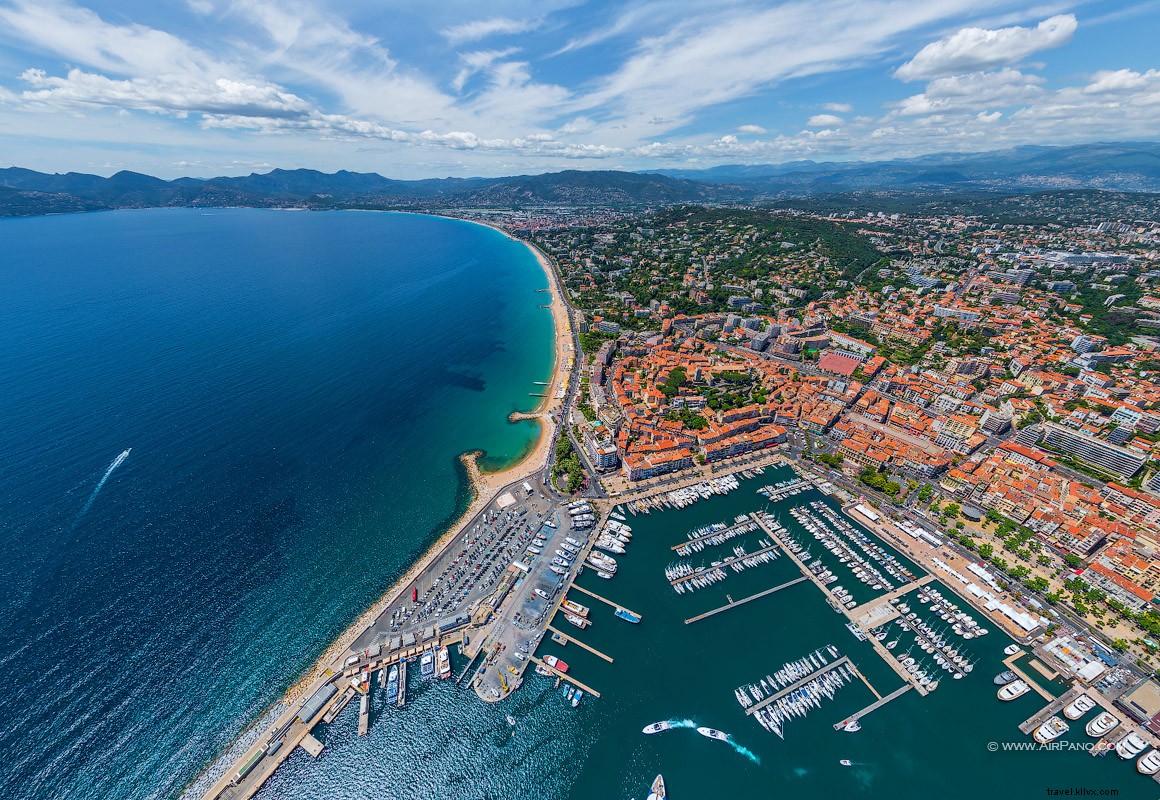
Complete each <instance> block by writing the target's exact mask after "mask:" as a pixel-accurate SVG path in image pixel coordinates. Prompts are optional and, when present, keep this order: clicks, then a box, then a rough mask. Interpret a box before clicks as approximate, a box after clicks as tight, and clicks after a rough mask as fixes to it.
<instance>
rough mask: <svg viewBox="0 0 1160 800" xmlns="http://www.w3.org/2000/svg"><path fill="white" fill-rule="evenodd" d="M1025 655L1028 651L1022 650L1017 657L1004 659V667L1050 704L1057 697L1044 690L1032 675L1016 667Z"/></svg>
mask: <svg viewBox="0 0 1160 800" xmlns="http://www.w3.org/2000/svg"><path fill="white" fill-rule="evenodd" d="M1025 655H1027V651H1026V650H1020V651H1019V652H1018V653H1016V654H1015V655H1013V656H1008V657H1007V658H1005V659H1003V666H1005V667H1007V669H1009V670H1011V671H1012V672H1014V673H1015V674H1016V675H1018V676H1019V677H1020V678H1022V679H1023V682H1024V683H1026V684H1027V685H1028V686H1030V687H1031V688H1032V689H1034V690H1035V691H1036V693H1037V694H1038V695H1039V696H1040V697H1042V698H1043V699H1044V700H1046V701H1047V702H1049V703H1050V702H1051V701H1052V700H1054V699H1055V695H1053V694H1052V693H1051V692H1049V691H1047V690H1046V689H1044V688H1043V687H1042V686H1040V685H1039V684H1038V683H1036V682H1035V681H1034V680H1033V679H1032V678H1031V676H1030V675H1028V674H1027V673H1026V672H1024V671H1023V670H1021V669H1019V667H1017V666H1015V662H1016V661H1018V660H1019V659H1021V658H1023V656H1025Z"/></svg>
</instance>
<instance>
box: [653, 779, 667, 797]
mask: <svg viewBox="0 0 1160 800" xmlns="http://www.w3.org/2000/svg"><path fill="white" fill-rule="evenodd" d="M667 796H668V795H666V794H665V779H664V778H662V777H661V776H660V775H657V777H656V780H654V781H653V782H652V787H651V788H650V789H649V793H648V800H665V798H666V797H667Z"/></svg>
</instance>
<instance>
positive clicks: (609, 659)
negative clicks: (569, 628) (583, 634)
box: [548, 625, 612, 664]
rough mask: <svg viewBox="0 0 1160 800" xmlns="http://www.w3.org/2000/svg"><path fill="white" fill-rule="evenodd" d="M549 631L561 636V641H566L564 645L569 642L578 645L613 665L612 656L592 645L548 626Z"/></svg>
mask: <svg viewBox="0 0 1160 800" xmlns="http://www.w3.org/2000/svg"><path fill="white" fill-rule="evenodd" d="M548 630H550V631H551V632H552V633H554V634H556V636H559V637H560V638H561V639H563V640H564V641H563V642H562V644H568V643H569V642H571V643H573V644H578V645H580V646H581V647H582V648H584V649H585V650H587V651H588V652H589V653H591V654H592V655H594V656H599V657H600V658H603V659H604V660H605V661H607V662H608V663H609V664H611V663H612V656H607V655H605V654H604V653H601V652H600V651H599V650H597V649H596V648H595V647H593V646H592V645H588V644H584V642H582V641H580V640H579V639H575V638H573V637H571V636H569V635H568V634H566V633H564V631H561V630H557V629H556V628H553V627H552V626H551V625H549V626H548Z"/></svg>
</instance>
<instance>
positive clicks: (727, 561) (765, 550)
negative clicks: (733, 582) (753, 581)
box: [669, 544, 780, 586]
mask: <svg viewBox="0 0 1160 800" xmlns="http://www.w3.org/2000/svg"><path fill="white" fill-rule="evenodd" d="M778 549H780V547H779V546H778V545H776V544H771V545H770V546H769V547H763V548H761V549H760V550H754V551H753V552H752V553H746V554H745V555H743V556H733V557H731V558H727V559H725V560H724V561H722V562H721V563H720V564H718V565H717V566H715V567H714V566H708V567H701V568H700V569H698V570H695V571H693V572H690V573H689V574H688V575H682V576H681V577H679V578H677V579H676V580H671V581H669V583H671V584H672V585H673V586H676V585H677V584H678V583H684V582H685V581H691V580H693V578H699V577H700V576H702V575H704V574H705V573H707V572H712V571H713V570H715V569H722V570H723V569H725V568H726V567H728V566H729V565H730V564H732V563H734V562H737V561H743V560H744V559H746V558H750V557H752V556H760V555H763V554H765V553H771V552H773V551H774V550H778Z"/></svg>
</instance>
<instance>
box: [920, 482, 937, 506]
mask: <svg viewBox="0 0 1160 800" xmlns="http://www.w3.org/2000/svg"><path fill="white" fill-rule="evenodd" d="M933 495H934V488H933V487H932V486H931V485H930V484H929V483H924V484H923V485H922V488H921V489H919V490H918V501H919V502H920V503H925V502H926V501H928V500H930V498H931V497H932V496H933Z"/></svg>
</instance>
